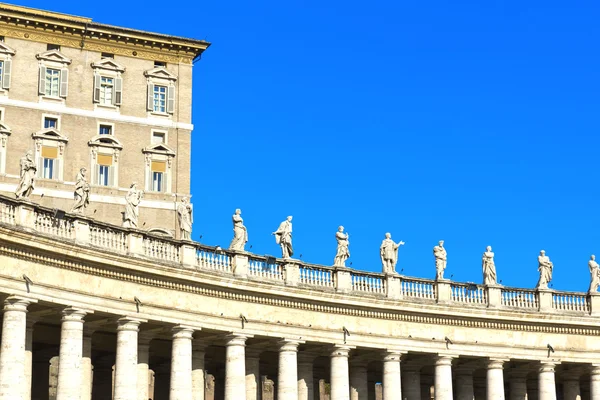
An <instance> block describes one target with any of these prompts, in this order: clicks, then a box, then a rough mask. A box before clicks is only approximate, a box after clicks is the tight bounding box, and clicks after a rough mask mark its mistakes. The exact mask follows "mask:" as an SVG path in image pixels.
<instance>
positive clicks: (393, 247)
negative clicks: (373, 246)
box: [379, 233, 404, 274]
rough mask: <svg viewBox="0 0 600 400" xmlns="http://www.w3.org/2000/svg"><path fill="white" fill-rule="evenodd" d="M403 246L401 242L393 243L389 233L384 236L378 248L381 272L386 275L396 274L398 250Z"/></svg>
mask: <svg viewBox="0 0 600 400" xmlns="http://www.w3.org/2000/svg"><path fill="white" fill-rule="evenodd" d="M403 244H404V242H403V241H400V242H398V243H394V241H393V240H392V235H391V234H390V233H386V234H385V239H383V241H382V242H381V247H380V248H379V255H380V257H381V264H382V265H383V272H384V273H386V274H395V273H396V264H397V263H398V248H400V246H402V245H403Z"/></svg>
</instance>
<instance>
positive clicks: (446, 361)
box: [434, 355, 452, 400]
mask: <svg viewBox="0 0 600 400" xmlns="http://www.w3.org/2000/svg"><path fill="white" fill-rule="evenodd" d="M434 375H435V382H434V386H435V400H452V357H451V356H443V355H440V356H438V357H437V359H436V361H435V374H434Z"/></svg>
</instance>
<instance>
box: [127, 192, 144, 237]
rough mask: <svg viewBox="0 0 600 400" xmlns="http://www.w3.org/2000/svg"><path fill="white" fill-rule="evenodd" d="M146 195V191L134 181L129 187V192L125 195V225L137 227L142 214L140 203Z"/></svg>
mask: <svg viewBox="0 0 600 400" xmlns="http://www.w3.org/2000/svg"><path fill="white" fill-rule="evenodd" d="M143 197H144V191H143V190H138V189H137V183H136V182H134V183H132V184H131V186H130V187H129V192H127V195H126V196H125V203H126V204H125V214H124V218H123V226H124V227H125V228H137V226H138V218H139V215H140V209H139V207H140V203H141V201H142V198H143Z"/></svg>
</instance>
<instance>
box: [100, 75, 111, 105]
mask: <svg viewBox="0 0 600 400" xmlns="http://www.w3.org/2000/svg"><path fill="white" fill-rule="evenodd" d="M113 89H114V79H113V78H109V77H107V76H102V77H100V104H112V103H113Z"/></svg>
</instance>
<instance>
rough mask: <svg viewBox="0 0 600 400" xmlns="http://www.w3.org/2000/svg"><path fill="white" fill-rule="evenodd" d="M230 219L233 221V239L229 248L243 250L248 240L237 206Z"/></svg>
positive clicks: (240, 211)
mask: <svg viewBox="0 0 600 400" xmlns="http://www.w3.org/2000/svg"><path fill="white" fill-rule="evenodd" d="M231 220H232V221H233V239H232V240H231V244H230V245H229V249H230V250H239V251H244V246H246V243H247V242H248V230H247V229H246V227H245V226H244V220H243V219H242V210H240V209H239V208H238V209H236V210H235V214H233V217H231Z"/></svg>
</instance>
